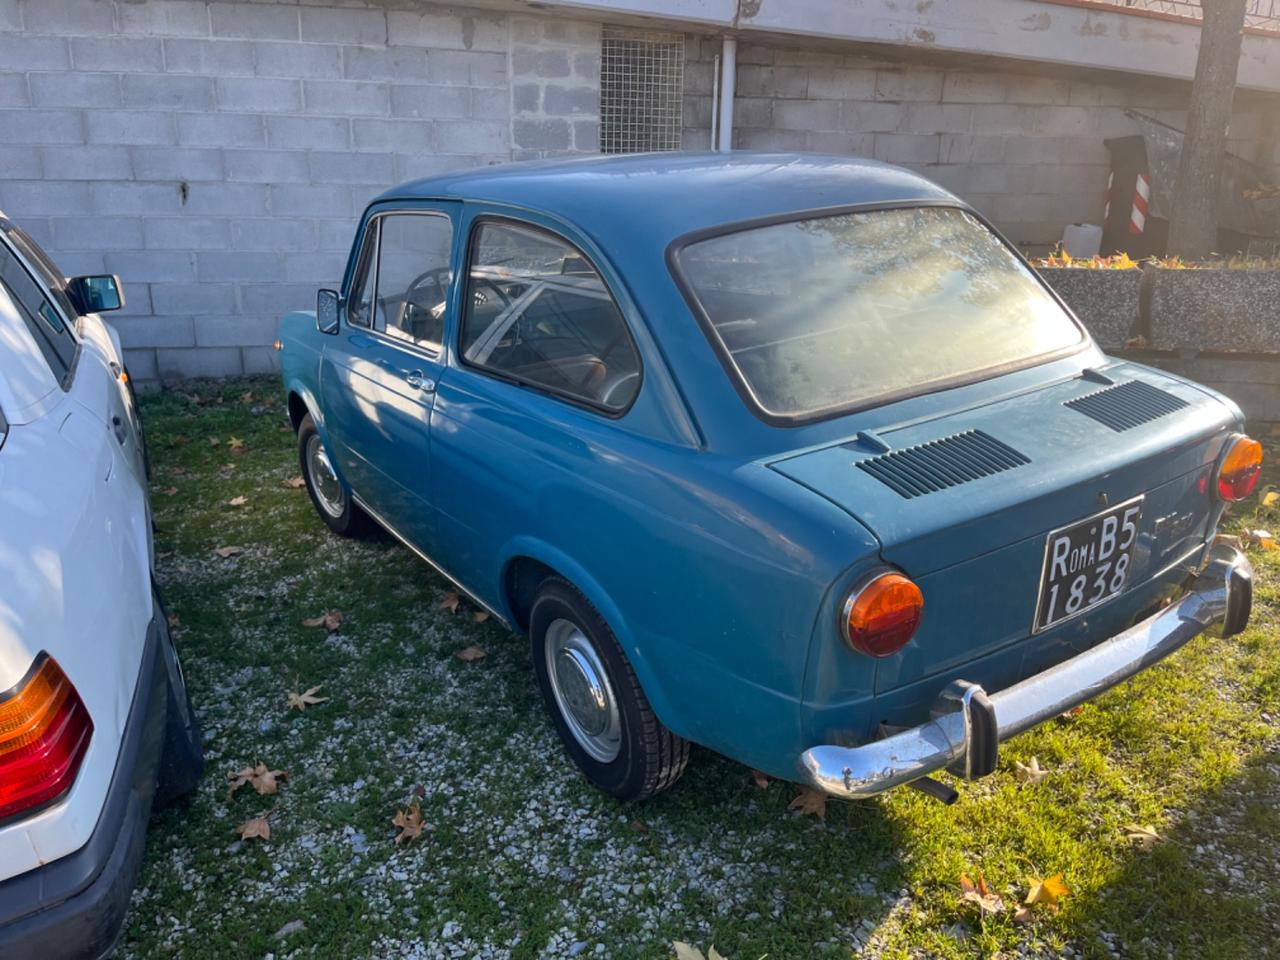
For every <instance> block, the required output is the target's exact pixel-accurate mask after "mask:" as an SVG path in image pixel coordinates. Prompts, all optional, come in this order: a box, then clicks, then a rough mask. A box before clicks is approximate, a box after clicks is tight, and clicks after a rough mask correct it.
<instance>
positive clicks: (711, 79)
mask: <svg viewBox="0 0 1280 960" xmlns="http://www.w3.org/2000/svg"><path fill="white" fill-rule="evenodd" d="M714 86H715V68H714V67H713V66H712V65H711V64H709V63H690V62H689V61H688V60H686V61H685V64H684V92H685V93H686V94H705V95H706V96H708V97H709V96H711V91H712V89H713V88H714Z"/></svg>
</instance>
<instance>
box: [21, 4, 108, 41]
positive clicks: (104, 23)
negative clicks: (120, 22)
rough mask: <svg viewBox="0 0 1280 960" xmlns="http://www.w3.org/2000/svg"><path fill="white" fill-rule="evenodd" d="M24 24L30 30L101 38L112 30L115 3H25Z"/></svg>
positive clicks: (64, 35) (32, 31)
mask: <svg viewBox="0 0 1280 960" xmlns="http://www.w3.org/2000/svg"><path fill="white" fill-rule="evenodd" d="M23 23H24V24H25V26H26V29H27V30H28V31H29V32H30V33H48V34H55V35H57V36H63V37H71V36H89V37H100V36H103V35H105V34H112V33H114V32H115V4H114V3H112V0H38V2H36V3H30V2H28V3H27V4H25V7H24V15H23Z"/></svg>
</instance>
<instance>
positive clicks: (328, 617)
mask: <svg viewBox="0 0 1280 960" xmlns="http://www.w3.org/2000/svg"><path fill="white" fill-rule="evenodd" d="M344 619H346V618H345V617H344V616H343V613H342V611H341V610H326V611H325V612H324V613H322V614H320V616H318V617H308V618H307V619H306V620H303V621H302V625H303V626H304V627H324V628H325V629H326V630H328V631H329V632H330V633H337V632H338V628H340V627H341V626H342V621H343V620H344Z"/></svg>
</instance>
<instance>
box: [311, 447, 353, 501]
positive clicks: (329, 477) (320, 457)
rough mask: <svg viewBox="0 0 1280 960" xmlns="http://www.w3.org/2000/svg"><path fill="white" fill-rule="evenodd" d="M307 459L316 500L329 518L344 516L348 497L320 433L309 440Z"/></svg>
mask: <svg viewBox="0 0 1280 960" xmlns="http://www.w3.org/2000/svg"><path fill="white" fill-rule="evenodd" d="M306 459H307V473H308V474H309V475H310V479H311V489H312V490H314V491H315V494H316V500H318V501H319V502H320V506H321V507H322V508H323V509H324V512H325V513H327V514H329V516H331V517H340V516H342V514H343V513H344V512H345V511H346V509H347V495H346V493H345V492H344V491H343V489H342V484H341V483H340V482H339V481H338V475H337V474H336V473H335V472H334V470H333V464H331V463H330V462H329V454H328V452H327V451H326V450H325V448H324V444H323V443H322V442H321V441H320V435H319V434H318V433H313V434H312V435H311V436H309V437H308V438H307V457H306Z"/></svg>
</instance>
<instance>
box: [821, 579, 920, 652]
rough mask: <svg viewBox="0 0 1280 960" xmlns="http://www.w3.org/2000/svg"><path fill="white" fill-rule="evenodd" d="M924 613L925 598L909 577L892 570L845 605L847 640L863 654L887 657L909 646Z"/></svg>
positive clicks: (869, 581)
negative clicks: (908, 643)
mask: <svg viewBox="0 0 1280 960" xmlns="http://www.w3.org/2000/svg"><path fill="white" fill-rule="evenodd" d="M923 613H924V596H923V595H922V594H921V593H920V588H919V587H917V586H916V585H915V584H914V583H912V582H911V581H910V580H909V579H907V577H905V576H903V575H902V574H901V573H897V572H896V571H892V570H888V571H883V572H881V573H877V574H873V575H872V576H871V577H870V578H868V579H867V580H864V581H863V582H862V583H861V584H860V585H859V586H858V588H857V589H855V590H854V591H853V593H851V594H850V595H849V599H848V600H846V601H845V605H844V612H843V616H842V617H841V621H842V625H843V629H844V638H845V640H847V641H848V643H849V646H851V647H853V649H855V650H857V651H858V652H859V653H865V654H867V655H868V656H871V657H887V656H889V655H890V654H893V653H897V652H898V651H899V650H901V649H902V648H903V647H904V646H906V645H907V642H908V641H909V640H910V639H911V638H912V636H914V635H915V632H916V628H917V627H919V626H920V617H921V615H922V614H923Z"/></svg>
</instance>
